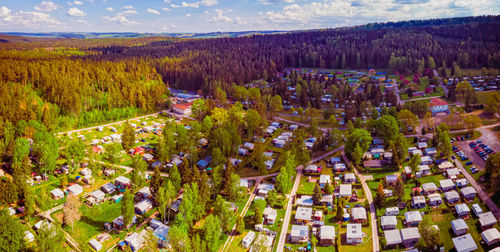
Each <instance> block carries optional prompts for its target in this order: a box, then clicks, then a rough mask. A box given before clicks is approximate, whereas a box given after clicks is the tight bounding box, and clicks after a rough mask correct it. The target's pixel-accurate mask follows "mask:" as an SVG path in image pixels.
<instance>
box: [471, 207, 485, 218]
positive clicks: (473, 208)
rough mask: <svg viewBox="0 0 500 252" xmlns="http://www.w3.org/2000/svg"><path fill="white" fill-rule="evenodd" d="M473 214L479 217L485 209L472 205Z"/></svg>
mask: <svg viewBox="0 0 500 252" xmlns="http://www.w3.org/2000/svg"><path fill="white" fill-rule="evenodd" d="M472 212H474V214H475V215H476V217H479V215H480V214H482V213H483V209H482V208H481V207H480V206H479V204H472Z"/></svg>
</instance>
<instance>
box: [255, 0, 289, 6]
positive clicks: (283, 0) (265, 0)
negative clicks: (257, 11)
mask: <svg viewBox="0 0 500 252" xmlns="http://www.w3.org/2000/svg"><path fill="white" fill-rule="evenodd" d="M259 2H261V3H262V4H265V5H269V4H276V3H294V2H295V0H259Z"/></svg>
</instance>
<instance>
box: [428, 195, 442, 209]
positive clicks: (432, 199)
mask: <svg viewBox="0 0 500 252" xmlns="http://www.w3.org/2000/svg"><path fill="white" fill-rule="evenodd" d="M427 198H428V199H429V206H439V205H441V204H442V203H443V199H441V194H439V193H433V194H429V195H428V196H427Z"/></svg>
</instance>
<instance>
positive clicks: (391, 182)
mask: <svg viewBox="0 0 500 252" xmlns="http://www.w3.org/2000/svg"><path fill="white" fill-rule="evenodd" d="M397 180H398V177H397V176H396V175H387V176H385V182H386V183H387V185H389V186H391V185H395V184H396V181H397Z"/></svg>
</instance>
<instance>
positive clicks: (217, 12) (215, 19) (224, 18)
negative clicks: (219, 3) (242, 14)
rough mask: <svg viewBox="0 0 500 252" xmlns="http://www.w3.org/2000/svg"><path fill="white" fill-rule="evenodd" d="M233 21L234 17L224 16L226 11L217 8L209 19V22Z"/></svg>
mask: <svg viewBox="0 0 500 252" xmlns="http://www.w3.org/2000/svg"><path fill="white" fill-rule="evenodd" d="M231 21H233V19H232V18H230V17H228V16H224V11H223V10H219V9H216V10H215V16H213V17H211V18H209V19H208V22H211V23H215V22H231Z"/></svg>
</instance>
